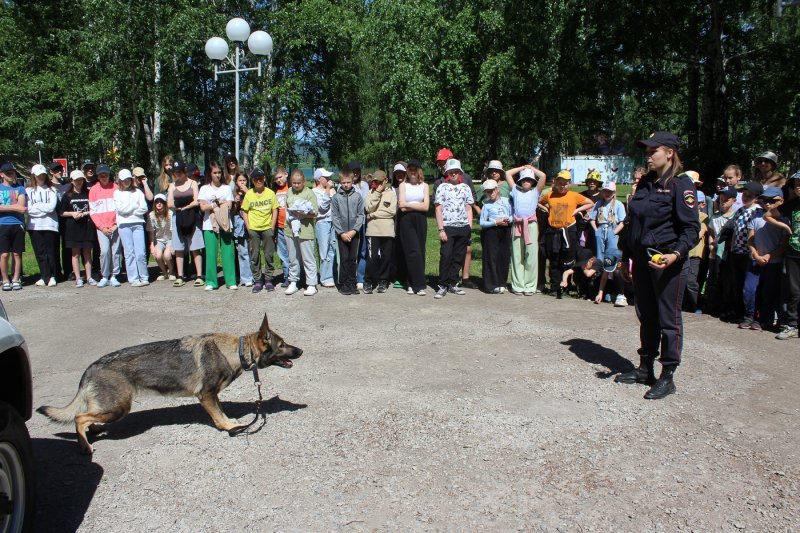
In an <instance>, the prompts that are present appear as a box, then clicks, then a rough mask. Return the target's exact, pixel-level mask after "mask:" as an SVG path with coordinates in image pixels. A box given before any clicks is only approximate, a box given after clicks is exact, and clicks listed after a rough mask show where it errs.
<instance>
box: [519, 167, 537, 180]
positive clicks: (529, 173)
mask: <svg viewBox="0 0 800 533" xmlns="http://www.w3.org/2000/svg"><path fill="white" fill-rule="evenodd" d="M522 180H533V181H536V176H534V174H533V170H531V169H529V168H523V169H522V170H521V171H520V173H519V181H522Z"/></svg>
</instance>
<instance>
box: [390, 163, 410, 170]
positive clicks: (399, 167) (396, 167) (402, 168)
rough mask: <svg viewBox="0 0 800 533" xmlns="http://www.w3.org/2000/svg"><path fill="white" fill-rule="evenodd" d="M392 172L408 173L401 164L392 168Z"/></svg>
mask: <svg viewBox="0 0 800 533" xmlns="http://www.w3.org/2000/svg"><path fill="white" fill-rule="evenodd" d="M392 172H408V170H407V169H406V166H405V165H404V164H403V163H397V164H396V165H395V166H394V170H392Z"/></svg>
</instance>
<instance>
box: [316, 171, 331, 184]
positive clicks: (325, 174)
mask: <svg viewBox="0 0 800 533" xmlns="http://www.w3.org/2000/svg"><path fill="white" fill-rule="evenodd" d="M331 176H333V172H331V171H329V170H327V169H325V168H318V169H317V170H315V171H314V181H319V179H320V178H330V177H331Z"/></svg>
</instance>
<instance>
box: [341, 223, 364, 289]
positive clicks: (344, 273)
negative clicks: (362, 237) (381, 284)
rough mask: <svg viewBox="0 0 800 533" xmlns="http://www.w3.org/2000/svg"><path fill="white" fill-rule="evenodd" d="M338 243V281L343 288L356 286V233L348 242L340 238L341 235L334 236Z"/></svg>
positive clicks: (357, 248) (357, 242) (357, 246)
mask: <svg viewBox="0 0 800 533" xmlns="http://www.w3.org/2000/svg"><path fill="white" fill-rule="evenodd" d="M336 242H337V243H338V244H339V283H340V284H341V286H342V287H343V288H346V289H355V288H356V268H357V267H358V250H359V248H360V247H359V245H358V244H359V240H358V233H356V235H355V237H353V240H351V241H350V242H347V241H344V240H342V237H341V235H337V236H336Z"/></svg>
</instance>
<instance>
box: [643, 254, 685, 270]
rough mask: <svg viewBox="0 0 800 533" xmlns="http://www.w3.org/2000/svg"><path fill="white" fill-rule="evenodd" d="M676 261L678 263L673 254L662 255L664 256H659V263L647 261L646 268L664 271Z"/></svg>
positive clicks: (676, 257)
mask: <svg viewBox="0 0 800 533" xmlns="http://www.w3.org/2000/svg"><path fill="white" fill-rule="evenodd" d="M677 261H678V256H677V255H675V254H664V255H662V256H661V262H660V263H654V262H652V261H648V262H647V264H648V266H649V267H650V268H655V269H658V270H664V269H665V268H668V267H669V266H671V265H672V264H674V263H675V262H677Z"/></svg>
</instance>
